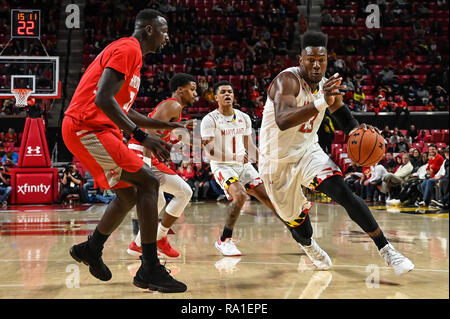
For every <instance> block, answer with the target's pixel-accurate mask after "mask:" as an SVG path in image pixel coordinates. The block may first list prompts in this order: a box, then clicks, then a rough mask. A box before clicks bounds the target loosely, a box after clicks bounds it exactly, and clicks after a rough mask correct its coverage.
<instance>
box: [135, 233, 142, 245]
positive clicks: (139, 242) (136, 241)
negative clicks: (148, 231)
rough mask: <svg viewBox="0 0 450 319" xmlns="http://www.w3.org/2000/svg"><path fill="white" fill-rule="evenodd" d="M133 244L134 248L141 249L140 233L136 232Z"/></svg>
mask: <svg viewBox="0 0 450 319" xmlns="http://www.w3.org/2000/svg"><path fill="white" fill-rule="evenodd" d="M134 242H135V243H136V246H139V247H141V246H142V243H141V231H138V233H137V235H136V238H135V239H134Z"/></svg>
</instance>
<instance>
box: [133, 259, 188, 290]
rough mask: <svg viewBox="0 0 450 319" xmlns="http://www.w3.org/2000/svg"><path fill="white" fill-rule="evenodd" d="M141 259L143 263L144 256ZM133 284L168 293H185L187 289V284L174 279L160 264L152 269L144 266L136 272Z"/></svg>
mask: <svg viewBox="0 0 450 319" xmlns="http://www.w3.org/2000/svg"><path fill="white" fill-rule="evenodd" d="M139 258H140V259H141V261H142V256H140V257H139ZM133 284H134V285H135V286H136V287H139V288H142V289H150V290H153V291H159V292H166V293H174V292H185V291H186V289H187V286H186V285H185V284H183V283H182V282H180V281H178V280H176V279H174V278H173V277H172V276H171V275H170V270H168V269H167V268H166V267H165V266H164V265H161V264H160V263H159V262H158V263H157V264H156V265H154V266H153V267H151V268H150V266H147V267H144V266H143V264H142V265H141V267H139V270H138V271H137V272H136V276H135V277H134V279H133Z"/></svg>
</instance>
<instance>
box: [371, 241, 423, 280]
mask: <svg viewBox="0 0 450 319" xmlns="http://www.w3.org/2000/svg"><path fill="white" fill-rule="evenodd" d="M379 253H380V255H381V256H382V257H383V258H384V260H385V261H386V264H387V265H388V266H392V267H394V271H395V274H396V275H397V276H401V275H403V274H405V273H407V272H409V271H411V270H413V269H414V264H413V263H412V262H411V260H409V259H408V258H406V257H405V256H403V255H402V254H400V253H399V252H398V251H397V250H396V249H395V248H394V247H393V246H392V245H391V244H390V243H388V244H387V245H386V246H384V247H383V248H381V249H380V250H379Z"/></svg>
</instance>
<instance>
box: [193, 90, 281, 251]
mask: <svg viewBox="0 0 450 319" xmlns="http://www.w3.org/2000/svg"><path fill="white" fill-rule="evenodd" d="M214 94H215V99H216V101H217V104H218V108H217V109H216V110H214V111H212V112H210V113H208V114H207V115H206V116H205V117H204V118H203V119H202V123H201V137H202V143H203V145H204V146H205V150H206V155H207V156H208V158H209V159H210V160H211V171H212V172H213V174H214V178H215V179H216V181H217V183H218V184H219V185H220V186H221V187H222V189H223V190H224V192H225V193H226V194H227V195H228V197H229V198H230V199H231V203H230V206H229V208H228V212H227V219H226V222H225V227H224V229H223V233H222V236H221V237H220V238H219V239H218V240H217V241H216V243H215V246H216V248H217V249H218V250H219V251H220V252H221V253H222V254H223V255H224V256H240V255H241V252H240V251H239V249H238V248H237V247H236V245H235V244H234V242H233V240H232V234H233V229H234V225H235V224H236V221H237V219H238V217H239V214H240V211H241V209H242V207H243V205H244V203H245V201H246V199H247V194H249V195H252V196H254V197H255V198H256V199H258V200H259V201H260V202H261V203H263V204H264V205H266V206H267V207H269V208H270V209H271V210H272V211H273V212H275V209H274V207H273V205H272V203H271V202H270V199H269V197H268V196H267V193H266V190H265V188H264V184H263V182H262V180H261V178H260V176H259V173H258V171H257V170H256V169H255V168H254V167H253V165H252V164H251V162H252V161H255V162H256V161H257V159H258V150H257V148H256V146H255V144H254V143H253V140H252V135H251V134H252V124H251V120H250V117H249V116H248V115H247V114H245V113H243V112H241V111H239V110H237V109H234V108H233V102H234V93H233V87H232V86H231V84H230V83H229V82H228V81H221V82H218V83H216V84H215V85H214Z"/></svg>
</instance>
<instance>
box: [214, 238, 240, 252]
mask: <svg viewBox="0 0 450 319" xmlns="http://www.w3.org/2000/svg"><path fill="white" fill-rule="evenodd" d="M215 246H216V248H217V250H218V251H220V252H221V253H222V255H224V256H242V253H241V252H240V250H239V249H237V247H236V245H235V244H234V240H233V239H232V238H227V239H225V241H221V240H220V238H219V239H218V240H217V241H216V243H215Z"/></svg>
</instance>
